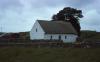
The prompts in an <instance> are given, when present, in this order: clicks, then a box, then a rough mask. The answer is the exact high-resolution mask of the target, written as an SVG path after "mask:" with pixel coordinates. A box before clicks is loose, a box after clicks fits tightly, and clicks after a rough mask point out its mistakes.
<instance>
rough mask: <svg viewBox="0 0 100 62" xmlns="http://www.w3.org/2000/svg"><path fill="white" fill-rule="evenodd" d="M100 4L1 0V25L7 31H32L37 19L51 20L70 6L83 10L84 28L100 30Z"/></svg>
mask: <svg viewBox="0 0 100 62" xmlns="http://www.w3.org/2000/svg"><path fill="white" fill-rule="evenodd" d="M99 4H100V1H99V0H95V1H94V0H41V1H40V0H0V25H2V27H3V28H4V29H3V31H5V32H19V31H30V29H31V28H32V26H33V24H34V22H35V20H37V19H44V20H45V19H46V20H50V19H51V17H52V15H53V14H56V13H58V12H59V10H61V9H63V8H64V7H68V6H70V7H73V8H77V9H81V10H82V11H83V14H84V18H83V19H81V20H82V21H81V22H80V23H81V26H82V29H96V30H98V31H100V29H99V28H100V27H99V26H100V25H99V23H97V22H99V20H100V18H99V17H100V9H99V8H100V7H99ZM96 26H97V27H96ZM84 27H85V28H84ZM95 27H96V28H95Z"/></svg>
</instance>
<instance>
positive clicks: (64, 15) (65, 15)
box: [52, 7, 83, 36]
mask: <svg viewBox="0 0 100 62" xmlns="http://www.w3.org/2000/svg"><path fill="white" fill-rule="evenodd" d="M82 17H83V15H82V11H81V10H77V9H75V8H71V7H65V8H64V9H63V10H60V11H59V13H57V14H55V15H53V16H52V21H66V22H70V23H71V24H72V25H73V27H74V28H75V30H76V31H77V33H78V35H79V36H80V29H81V27H80V23H79V19H80V18H82Z"/></svg>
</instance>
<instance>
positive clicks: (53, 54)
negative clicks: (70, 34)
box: [0, 47, 100, 62]
mask: <svg viewBox="0 0 100 62" xmlns="http://www.w3.org/2000/svg"><path fill="white" fill-rule="evenodd" d="M0 62H100V48H88V49H86V48H32V47H30V48H29V47H26V48H22V47H9V48H8V47H5V48H4V47H3V48H0Z"/></svg>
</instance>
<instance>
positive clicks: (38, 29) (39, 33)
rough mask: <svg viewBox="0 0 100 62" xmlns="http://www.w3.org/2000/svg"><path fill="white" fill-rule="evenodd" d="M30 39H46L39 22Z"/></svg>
mask: <svg viewBox="0 0 100 62" xmlns="http://www.w3.org/2000/svg"><path fill="white" fill-rule="evenodd" d="M30 39H31V40H35V39H44V31H43V29H42V27H41V26H40V24H39V23H38V21H36V22H35V23H34V26H33V27H32V29H31V31H30Z"/></svg>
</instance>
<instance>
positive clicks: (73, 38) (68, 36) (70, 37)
mask: <svg viewBox="0 0 100 62" xmlns="http://www.w3.org/2000/svg"><path fill="white" fill-rule="evenodd" d="M59 35H60V36H61V40H63V41H64V42H65V43H66V42H75V41H76V38H77V37H78V36H77V35H74V34H46V35H45V36H44V39H51V36H52V39H55V40H58V39H59ZM65 36H66V39H65Z"/></svg>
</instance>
